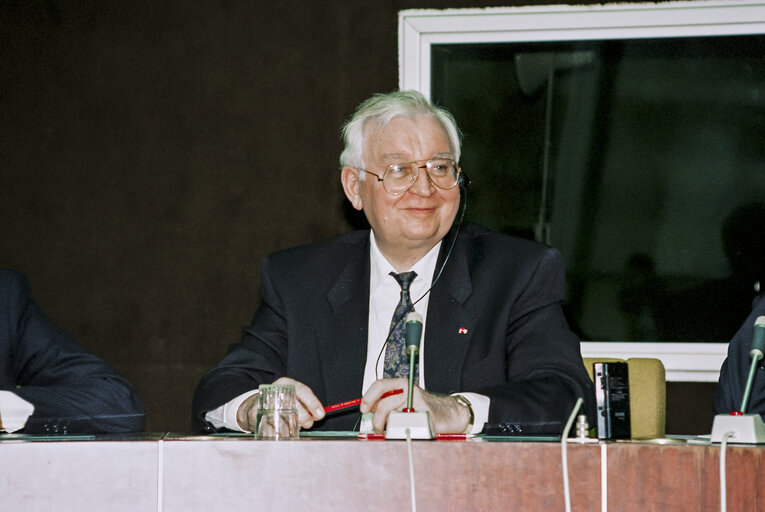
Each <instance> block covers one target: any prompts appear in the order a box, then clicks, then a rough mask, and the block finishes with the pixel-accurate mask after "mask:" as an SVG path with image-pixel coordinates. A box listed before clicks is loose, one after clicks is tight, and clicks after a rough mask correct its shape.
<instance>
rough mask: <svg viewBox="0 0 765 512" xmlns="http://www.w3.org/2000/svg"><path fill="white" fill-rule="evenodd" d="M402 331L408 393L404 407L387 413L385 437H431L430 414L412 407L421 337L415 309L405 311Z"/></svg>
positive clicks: (418, 317)
mask: <svg viewBox="0 0 765 512" xmlns="http://www.w3.org/2000/svg"><path fill="white" fill-rule="evenodd" d="M404 333H405V334H404V335H405V340H406V353H407V354H408V355H409V389H408V391H409V393H408V395H407V398H406V409H403V410H402V411H392V412H391V413H390V414H389V415H388V423H387V425H386V426H385V439H433V438H434V437H435V436H434V435H433V423H432V422H431V420H430V414H429V413H428V411H421V412H415V410H414V408H413V407H412V395H413V393H412V391H413V390H414V371H415V361H416V360H417V359H416V358H417V357H418V354H419V352H420V340H421V339H422V315H420V314H419V313H417V312H416V311H410V312H409V313H407V314H406V323H405V324H404Z"/></svg>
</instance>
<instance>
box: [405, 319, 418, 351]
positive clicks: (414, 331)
mask: <svg viewBox="0 0 765 512" xmlns="http://www.w3.org/2000/svg"><path fill="white" fill-rule="evenodd" d="M405 331H406V346H407V348H408V347H413V348H415V349H419V348H420V338H422V315H421V314H419V313H417V312H416V311H412V312H410V313H407V315H406V326H405Z"/></svg>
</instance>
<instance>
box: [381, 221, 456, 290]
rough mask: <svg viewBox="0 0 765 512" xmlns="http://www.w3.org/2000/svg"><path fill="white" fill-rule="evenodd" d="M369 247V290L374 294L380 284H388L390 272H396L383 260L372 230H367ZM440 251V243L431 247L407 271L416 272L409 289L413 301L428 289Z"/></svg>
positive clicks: (383, 257)
mask: <svg viewBox="0 0 765 512" xmlns="http://www.w3.org/2000/svg"><path fill="white" fill-rule="evenodd" d="M369 246H370V258H369V259H370V265H371V267H370V281H369V288H370V292H371V293H374V292H375V290H376V289H377V288H378V287H379V286H380V285H381V284H382V283H386V282H388V281H387V280H389V279H390V277H389V276H388V275H389V274H390V273H391V272H396V269H395V268H393V265H391V264H390V263H389V262H388V260H387V259H385V256H384V255H383V253H382V252H380V248H379V247H378V246H377V241H376V240H375V234H374V231H372V230H369ZM440 249H441V241H439V242H438V243H437V244H436V245H435V246H433V248H432V249H431V250H430V251H428V253H427V254H426V255H425V256H423V257H422V258H421V259H420V260H419V261H417V262H416V263H415V264H414V265H412V268H410V269H409V270H414V271H415V272H417V278H416V279H415V280H414V281H413V282H412V287H411V296H412V299H413V300H414V299H415V298H417V297H419V296H420V295H422V294H423V293H425V291H427V288H428V287H430V284H431V282H432V280H433V274H434V271H435V269H436V261H437V260H438V252H439V250H440ZM394 282H395V281H394Z"/></svg>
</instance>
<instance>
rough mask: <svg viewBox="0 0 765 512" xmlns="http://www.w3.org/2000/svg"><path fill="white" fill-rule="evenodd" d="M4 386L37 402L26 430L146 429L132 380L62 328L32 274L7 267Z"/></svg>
mask: <svg viewBox="0 0 765 512" xmlns="http://www.w3.org/2000/svg"><path fill="white" fill-rule="evenodd" d="M0 389H2V390H6V391H13V392H14V393H16V394H17V395H18V396H20V397H21V398H23V399H25V400H26V401H28V402H31V403H32V405H34V406H35V411H34V413H33V414H32V416H30V418H29V419H28V420H27V424H26V427H25V428H24V430H23V432H24V433H28V434H54V433H55V434H64V433H69V434H82V433H104V432H140V431H142V430H143V425H144V408H143V404H141V401H140V400H139V399H138V396H137V395H136V393H135V391H134V390H133V387H132V386H131V385H130V383H128V382H127V381H126V380H125V379H124V378H122V377H121V376H120V375H118V374H117V372H116V371H114V370H113V369H112V368H111V367H109V366H108V365H107V364H106V363H105V362H104V361H102V360H101V359H99V358H98V357H96V356H95V355H93V354H91V353H89V352H88V351H87V350H85V349H84V348H83V347H82V346H80V345H79V344H78V343H77V342H76V341H75V340H74V339H73V338H72V337H71V336H70V335H69V334H67V333H66V332H64V331H62V330H61V329H59V328H58V327H56V325H54V324H53V322H51V321H50V320H49V319H48V318H47V317H46V316H45V315H44V314H43V313H42V311H40V309H39V308H38V307H37V305H36V304H35V303H34V302H33V301H32V299H31V297H30V291H29V285H28V284H27V281H26V279H25V278H24V277H23V276H22V275H21V274H18V273H16V272H14V271H12V270H7V269H0ZM0 414H2V411H0Z"/></svg>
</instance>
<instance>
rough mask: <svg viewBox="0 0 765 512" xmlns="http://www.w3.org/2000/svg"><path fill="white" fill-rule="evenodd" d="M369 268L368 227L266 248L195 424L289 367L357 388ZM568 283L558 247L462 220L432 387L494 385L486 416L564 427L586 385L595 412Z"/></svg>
mask: <svg viewBox="0 0 765 512" xmlns="http://www.w3.org/2000/svg"><path fill="white" fill-rule="evenodd" d="M451 236H452V235H451V234H450V235H449V236H447V239H445V240H444V243H443V244H442V249H441V254H440V256H439V263H438V264H437V265H436V272H438V269H439V268H440V266H441V262H442V261H443V259H444V257H445V253H446V251H447V249H448V246H449V242H448V239H449V238H450V237H451ZM369 269H370V263H369V231H357V232H353V233H349V234H347V235H344V236H341V237H339V238H336V239H334V240H331V241H328V242H325V243H320V244H316V245H311V246H304V247H298V248H294V249H289V250H286V251H281V252H278V253H275V254H273V255H271V256H268V257H266V259H265V260H264V262H263V267H262V283H261V285H262V290H261V293H262V303H261V305H260V307H259V309H258V310H257V312H256V313H255V318H254V320H253V323H252V325H251V326H250V327H249V328H247V329H245V330H244V335H243V339H242V341H241V343H239V344H236V345H232V346H231V347H230V349H229V352H228V355H227V356H226V357H225V359H224V360H223V361H222V362H221V363H220V365H219V366H218V367H217V368H215V369H214V370H212V371H211V372H209V373H208V374H207V375H206V376H205V377H204V378H203V379H202V381H201V382H200V384H199V386H198V388H197V392H196V395H195V399H194V418H195V421H196V427H197V428H200V427H201V428H202V430H204V431H211V430H212V427H211V426H210V425H207V424H205V423H204V421H203V420H204V414H205V412H206V411H209V410H212V409H214V408H216V407H218V406H220V405H221V404H223V403H225V402H227V401H229V400H230V399H232V398H234V397H235V396H237V395H239V394H241V393H244V392H246V391H248V390H251V389H254V388H257V386H258V384H260V383H270V382H272V381H273V380H275V379H276V378H278V377H281V376H288V377H291V378H294V379H297V380H298V381H301V382H303V383H305V384H307V385H308V386H310V387H311V389H313V391H314V393H316V396H317V397H318V398H319V400H321V401H322V403H324V404H331V403H336V402H342V401H345V400H349V399H353V398H356V397H358V396H360V392H361V386H362V381H363V373H364V365H365V361H366V357H367V354H366V352H367V323H368V318H369V272H370V270H369ZM565 288H566V287H565V277H564V268H563V261H562V258H561V256H560V254H559V253H558V252H557V251H556V250H554V249H551V248H549V247H547V246H543V245H541V244H537V243H535V242H531V241H527V240H522V239H519V238H514V237H509V236H505V235H500V234H496V233H493V232H490V231H487V230H485V229H483V228H479V227H477V226H474V225H471V224H465V225H463V226H462V228H461V230H460V232H459V236H458V239H457V241H456V243H455V245H454V249H453V251H452V253H451V256H450V257H449V260H448V262H447V264H446V265H445V266H444V270H443V275H442V276H441V277H440V279H439V280H438V281H437V282H436V283H435V285H434V286H433V289H432V290H431V296H430V302H429V305H428V320H427V327H426V331H425V341H424V343H425V347H426V348H425V383H426V386H427V389H428V390H429V391H433V392H439V393H452V392H458V391H461V392H476V393H481V394H483V395H487V396H489V397H490V398H491V407H490V411H489V423H502V422H508V423H526V422H553V423H555V424H556V427H555V428H556V429H558V432H559V431H560V430H562V429H561V428H559V427H560V423H561V422H562V421H563V422H565V419H566V418H567V417H568V415H569V414H570V412H571V410H572V407H573V405H574V402H575V400H576V398H577V397H579V396H581V397H583V398H584V399H585V404H586V411H587V412H588V413H589V414H590V415H592V413H593V411H594V408H593V404H592V401H593V400H592V398H593V392H592V388H591V386H592V383H591V381H590V379H589V378H588V376H587V373H586V371H585V369H584V365H583V363H582V359H581V355H580V351H579V340H578V339H577V337H576V336H575V335H574V334H573V333H572V332H571V331H570V330H569V328H568V325H567V323H566V320H565V318H564V315H563V312H562V310H561V302H562V301H563V299H564V295H565ZM462 328H464V329H467V332H466V333H464V334H463V333H461V330H462V331H463V332H464V329H462ZM357 420H358V414H345V415H335V416H330V417H328V418H327V419H326V420H325V421H323V422H322V423H321V424H319V425H318V426H317V427H315V428H321V429H327V430H350V429H352V428H353V427H354V425H355V424H356V422H357ZM591 421H592V416H591ZM591 424H593V423H591Z"/></svg>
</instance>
